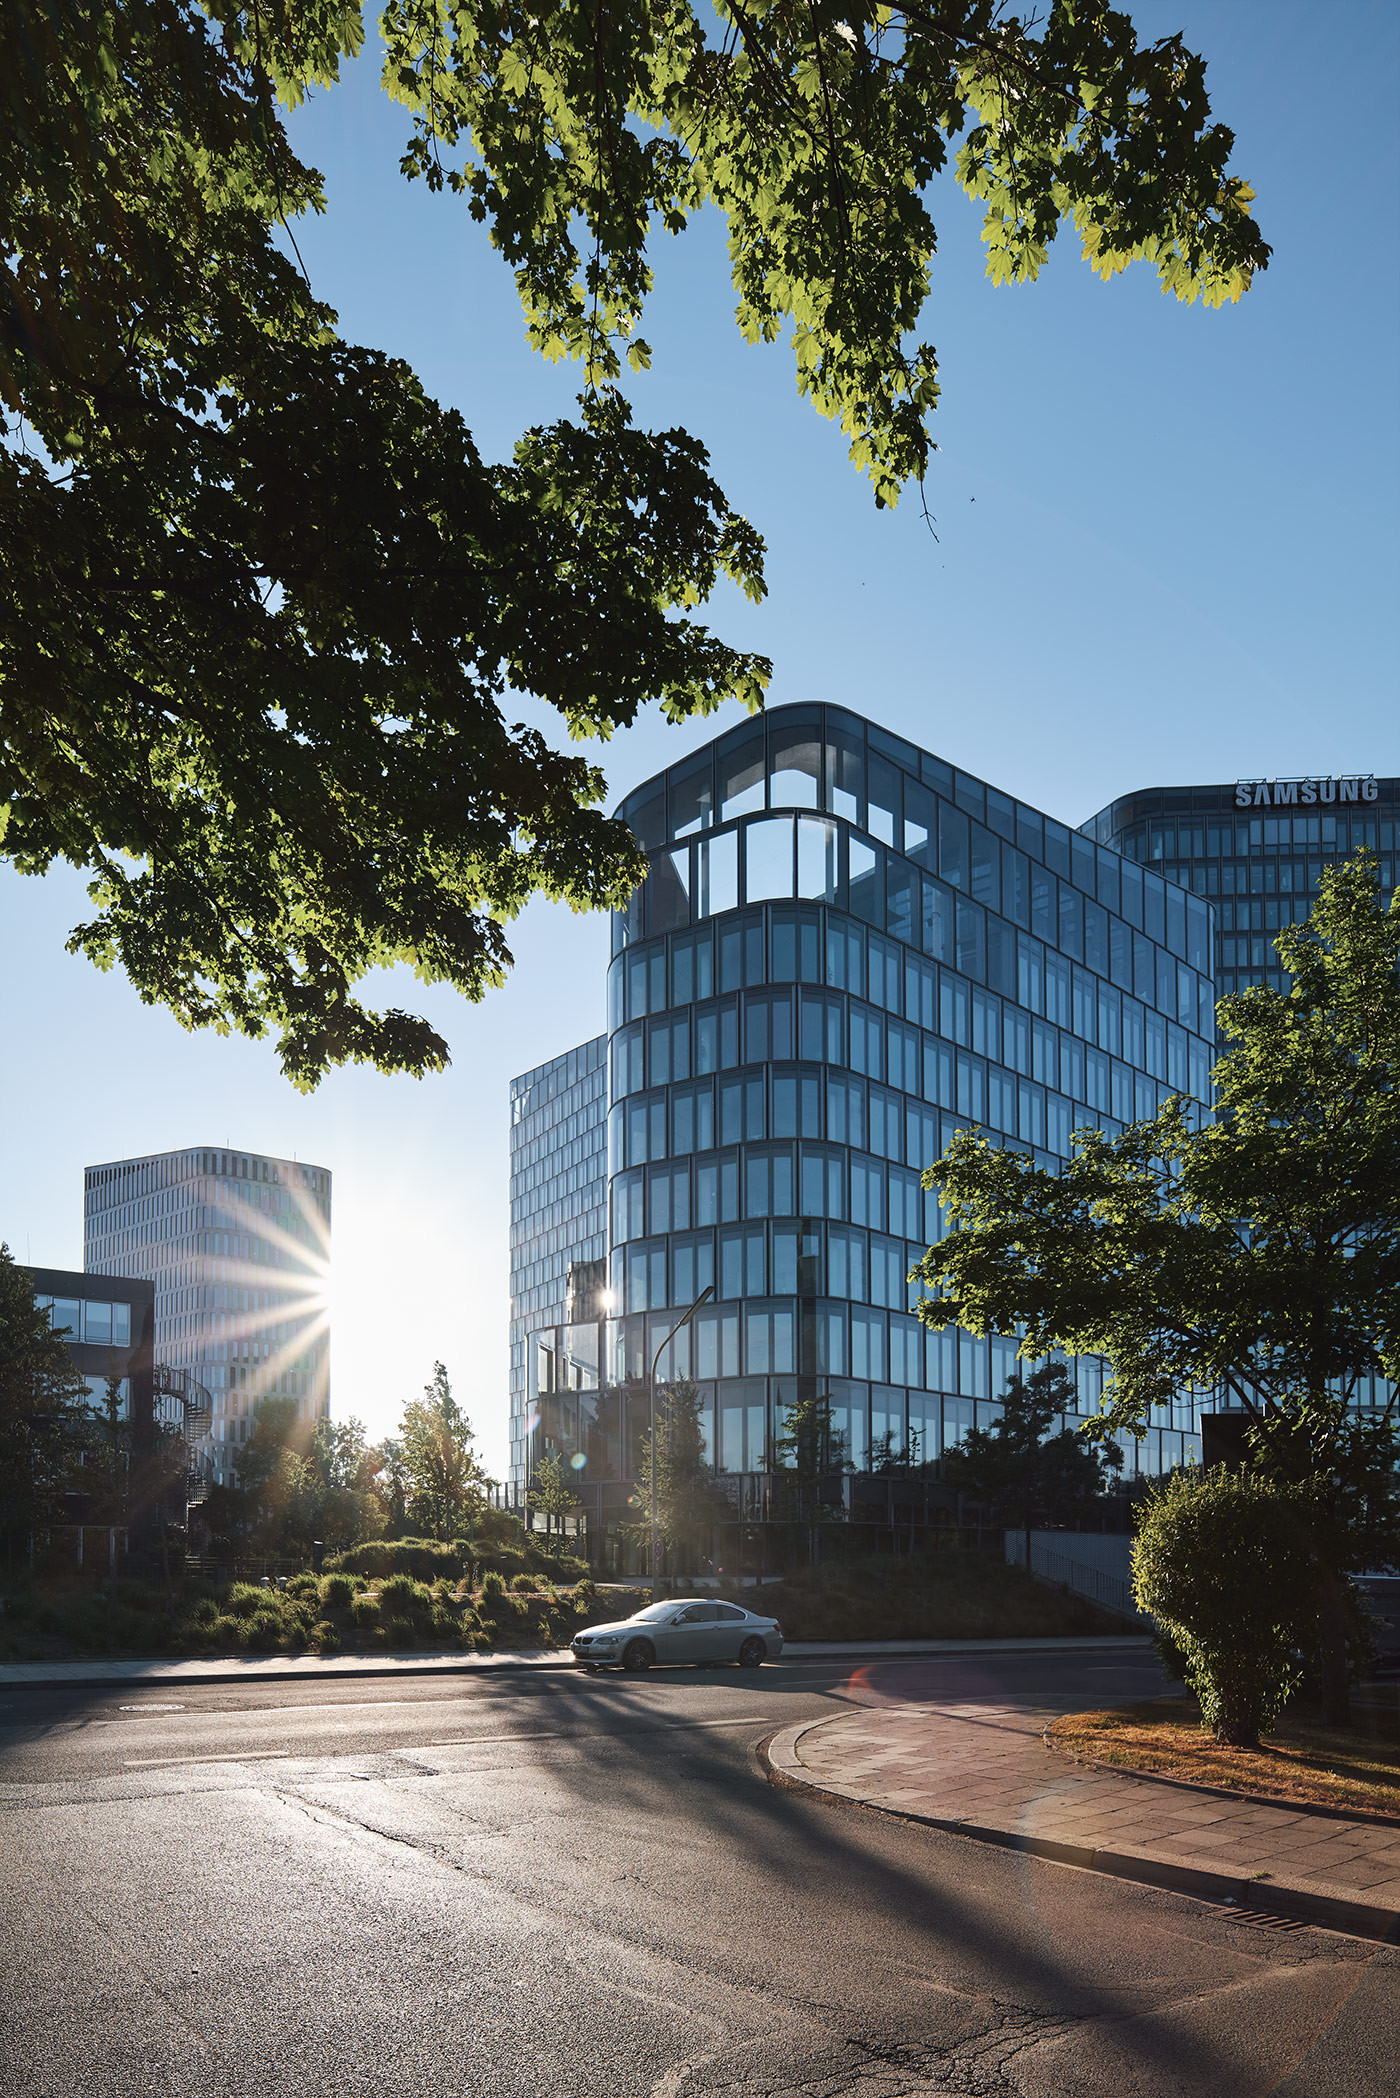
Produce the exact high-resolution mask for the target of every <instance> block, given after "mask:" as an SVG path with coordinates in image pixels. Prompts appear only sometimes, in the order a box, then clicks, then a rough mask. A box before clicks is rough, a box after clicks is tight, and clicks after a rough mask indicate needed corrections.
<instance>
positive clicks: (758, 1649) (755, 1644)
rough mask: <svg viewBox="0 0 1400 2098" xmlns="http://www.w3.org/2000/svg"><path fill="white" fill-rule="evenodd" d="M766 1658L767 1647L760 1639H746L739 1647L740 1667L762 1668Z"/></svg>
mask: <svg viewBox="0 0 1400 2098" xmlns="http://www.w3.org/2000/svg"><path fill="white" fill-rule="evenodd" d="M767 1659H768V1649H767V1647H766V1646H765V1645H764V1644H763V1641H762V1640H761V1639H746V1640H745V1641H744V1643H743V1645H742V1646H741V1647H740V1649H739V1666H740V1667H741V1668H762V1666H763V1664H764V1662H765V1661H766V1660H767Z"/></svg>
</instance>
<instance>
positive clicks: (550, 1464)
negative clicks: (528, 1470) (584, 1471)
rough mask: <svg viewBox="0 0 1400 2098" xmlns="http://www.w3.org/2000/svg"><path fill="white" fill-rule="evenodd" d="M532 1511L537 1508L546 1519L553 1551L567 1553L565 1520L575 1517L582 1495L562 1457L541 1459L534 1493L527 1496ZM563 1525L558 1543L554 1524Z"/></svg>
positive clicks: (534, 1476) (532, 1478)
mask: <svg viewBox="0 0 1400 2098" xmlns="http://www.w3.org/2000/svg"><path fill="white" fill-rule="evenodd" d="M525 1498H526V1500H527V1502H528V1503H529V1505H530V1507H532V1508H537V1509H538V1510H539V1512H540V1514H541V1515H542V1516H543V1517H544V1519H545V1527H546V1532H547V1534H548V1536H549V1541H550V1545H551V1547H552V1548H556V1549H559V1550H562V1549H563V1543H562V1538H563V1518H564V1517H565V1516H566V1515H572V1513H573V1511H574V1509H575V1508H576V1507H577V1506H578V1494H577V1491H576V1490H575V1488H574V1484H573V1481H572V1480H571V1479H570V1477H569V1474H568V1473H567V1472H566V1471H565V1469H564V1460H563V1458H562V1457H541V1458H540V1460H539V1462H538V1463H537V1464H536V1466H535V1468H534V1472H533V1475H532V1477H531V1480H530V1490H529V1492H528V1493H527V1494H526V1496H525ZM556 1517H557V1518H558V1519H559V1521H560V1534H559V1537H558V1538H557V1539H556V1537H555V1535H554V1523H555V1519H556Z"/></svg>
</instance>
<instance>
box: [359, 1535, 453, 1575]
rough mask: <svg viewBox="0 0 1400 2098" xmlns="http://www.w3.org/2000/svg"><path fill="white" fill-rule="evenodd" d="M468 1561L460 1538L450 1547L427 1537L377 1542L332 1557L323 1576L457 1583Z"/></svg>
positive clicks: (360, 1545)
mask: <svg viewBox="0 0 1400 2098" xmlns="http://www.w3.org/2000/svg"><path fill="white" fill-rule="evenodd" d="M470 1557H471V1546H470V1545H469V1544H468V1543H467V1541H466V1540H465V1539H461V1538H459V1539H458V1540H457V1541H456V1542H455V1543H453V1544H438V1543H436V1542H435V1541H434V1540H433V1539H432V1538H430V1537H398V1538H394V1539H391V1540H385V1539H382V1538H381V1539H380V1540H379V1541H378V1542H377V1543H374V1544H357V1545H355V1546H353V1547H352V1548H351V1549H350V1550H349V1551H345V1552H337V1553H335V1554H334V1556H333V1557H331V1558H329V1559H327V1561H326V1572H327V1573H352V1574H363V1575H364V1576H366V1577H367V1578H368V1579H371V1580H376V1581H382V1580H387V1579H389V1578H390V1577H392V1576H393V1575H394V1574H407V1575H409V1576H410V1578H411V1579H413V1580H415V1581H435V1580H438V1579H446V1580H449V1581H460V1579H461V1578H462V1574H463V1572H464V1571H465V1568H466V1565H467V1562H468V1560H469V1559H470Z"/></svg>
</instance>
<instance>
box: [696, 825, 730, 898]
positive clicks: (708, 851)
mask: <svg viewBox="0 0 1400 2098" xmlns="http://www.w3.org/2000/svg"><path fill="white" fill-rule="evenodd" d="M697 887H698V892H699V893H698V895H697V897H696V914H697V916H699V917H701V918H710V917H713V916H715V914H716V913H717V912H719V911H732V910H734V909H736V908H737V906H738V902H739V839H738V835H737V833H736V832H734V831H729V832H728V833H727V834H726V835H725V836H724V837H722V838H702V839H701V841H700V878H699V882H698V884H697Z"/></svg>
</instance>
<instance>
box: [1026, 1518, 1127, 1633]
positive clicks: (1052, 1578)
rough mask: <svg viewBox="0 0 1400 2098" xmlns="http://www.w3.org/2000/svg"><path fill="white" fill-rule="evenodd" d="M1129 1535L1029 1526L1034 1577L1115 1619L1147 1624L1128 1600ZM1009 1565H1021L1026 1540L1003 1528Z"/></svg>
mask: <svg viewBox="0 0 1400 2098" xmlns="http://www.w3.org/2000/svg"><path fill="white" fill-rule="evenodd" d="M1130 1547H1131V1539H1129V1538H1127V1537H1114V1536H1103V1535H1098V1534H1093V1533H1086V1534H1084V1535H1079V1534H1078V1533H1076V1532H1075V1531H1073V1530H1048V1531H1047V1530H1032V1532H1031V1568H1030V1570H1031V1572H1032V1573H1033V1574H1034V1575H1035V1577H1036V1579H1037V1580H1039V1581H1049V1582H1052V1583H1053V1584H1054V1586H1055V1587H1056V1588H1067V1589H1068V1590H1069V1591H1070V1593H1071V1594H1072V1595H1082V1596H1083V1597H1084V1598H1085V1600H1086V1601H1087V1602H1091V1603H1098V1604H1099V1605H1100V1606H1101V1608H1103V1609H1105V1610H1111V1611H1112V1612H1113V1613H1114V1615H1115V1616H1117V1617H1129V1618H1131V1619H1132V1620H1133V1621H1134V1623H1135V1624H1139V1625H1143V1626H1146V1625H1148V1624H1150V1623H1151V1619H1150V1618H1148V1617H1145V1616H1144V1615H1143V1613H1142V1612H1141V1611H1140V1610H1139V1609H1138V1606H1137V1604H1136V1603H1135V1602H1134V1601H1133V1589H1132V1582H1131V1580H1130V1578H1129V1572H1128V1566H1129V1561H1128V1554H1129V1550H1130ZM1006 1558H1007V1563H1008V1565H1011V1566H1024V1565H1025V1563H1026V1540H1025V1536H1024V1533H1023V1532H1022V1531H1020V1530H1008V1531H1007V1532H1006Z"/></svg>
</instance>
